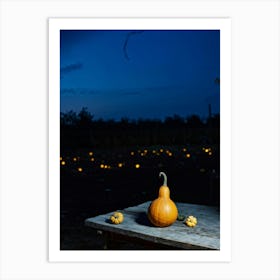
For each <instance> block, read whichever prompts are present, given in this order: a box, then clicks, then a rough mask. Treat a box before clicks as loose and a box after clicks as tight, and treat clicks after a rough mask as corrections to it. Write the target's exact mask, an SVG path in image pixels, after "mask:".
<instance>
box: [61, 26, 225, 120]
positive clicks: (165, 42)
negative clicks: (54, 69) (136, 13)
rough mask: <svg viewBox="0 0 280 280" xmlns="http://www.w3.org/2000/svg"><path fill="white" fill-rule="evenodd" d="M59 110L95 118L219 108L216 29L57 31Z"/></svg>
mask: <svg viewBox="0 0 280 280" xmlns="http://www.w3.org/2000/svg"><path fill="white" fill-rule="evenodd" d="M60 41H61V45H60V50H61V56H60V67H61V69H60V74H61V80H60V81H61V91H60V97H61V98H60V102H61V105H60V106H61V112H67V111H70V110H73V111H75V112H77V113H78V112H79V111H80V110H81V109H82V107H87V108H88V110H89V111H90V112H91V113H92V114H93V115H94V119H99V118H103V119H115V120H119V119H120V118H122V117H127V118H129V119H138V118H144V119H145V118H149V119H164V118H165V117H167V116H173V115H174V114H177V115H180V116H182V117H187V116H190V115H192V114H197V115H200V116H201V117H207V115H208V104H211V106H212V112H213V113H219V112H220V89H219V85H217V84H215V79H216V78H217V77H220V32H219V31H218V30H205V31H202V30H182V31H174V30H170V31H165V30H155V31H154V30H145V31H132V30H121V31H109V30H104V31H102V30H100V31H96V30H95V31H91V30H65V31H61V40H60Z"/></svg>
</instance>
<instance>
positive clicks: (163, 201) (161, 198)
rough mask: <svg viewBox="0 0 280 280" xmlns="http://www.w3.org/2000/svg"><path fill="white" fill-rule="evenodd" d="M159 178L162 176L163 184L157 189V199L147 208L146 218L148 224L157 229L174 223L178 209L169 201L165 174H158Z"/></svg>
mask: <svg viewBox="0 0 280 280" xmlns="http://www.w3.org/2000/svg"><path fill="white" fill-rule="evenodd" d="M159 176H160V177H161V176H163V178H164V182H163V185H162V186H161V187H160V188H159V195H158V198H157V199H155V200H154V201H153V202H152V203H151V204H150V206H149V208H148V218H149V220H150V222H151V223H152V224H153V225H155V226H157V227H167V226H170V225H172V224H173V223H174V222H175V221H176V219H177V217H178V209H177V207H176V205H175V203H174V202H173V201H172V200H171V199H170V190H169V187H168V186H167V176H166V174H165V173H164V172H160V173H159Z"/></svg>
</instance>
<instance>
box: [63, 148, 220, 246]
mask: <svg viewBox="0 0 280 280" xmlns="http://www.w3.org/2000/svg"><path fill="white" fill-rule="evenodd" d="M219 157H220V154H219V147H218V146H215V145H212V146H209V145H208V146H201V145H193V146H160V147H159V146H150V147H141V148H140V147H137V148H136V147H135V148H131V147H130V148H129V149H110V150H109V149H107V150H105V149H104V150H102V149H95V150H91V149H87V150H77V151H76V152H75V153H74V152H64V154H62V155H61V159H60V161H61V184H60V185H61V186H60V195H61V215H60V218H61V250H101V249H102V248H103V247H102V245H103V242H102V236H100V235H98V234H97V233H96V231H95V230H93V229H90V228H87V227H85V226H84V220H85V219H86V218H89V217H93V216H96V215H99V214H104V213H108V212H110V211H114V210H118V209H123V208H127V207H129V206H134V205H137V204H140V203H143V202H145V201H147V200H153V199H155V198H156V197H157V195H158V189H159V187H160V186H161V184H162V180H160V179H159V177H158V175H159V172H160V171H164V172H165V173H166V174H167V176H168V182H167V185H168V186H169V188H170V192H171V199H172V200H173V201H174V202H175V203H176V202H187V203H195V204H205V205H216V206H219V204H220V179H219ZM111 248H112V249H127V250H129V249H134V250H135V249H145V247H144V246H136V245H135V244H133V243H127V242H122V241H120V242H115V243H114V244H111Z"/></svg>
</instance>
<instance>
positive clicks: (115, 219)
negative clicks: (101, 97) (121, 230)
mask: <svg viewBox="0 0 280 280" xmlns="http://www.w3.org/2000/svg"><path fill="white" fill-rule="evenodd" d="M110 220H111V222H112V223H113V224H116V225H118V224H120V223H122V222H123V220H124V217H123V214H122V213H121V212H115V213H114V214H113V215H112V216H111V217H110Z"/></svg>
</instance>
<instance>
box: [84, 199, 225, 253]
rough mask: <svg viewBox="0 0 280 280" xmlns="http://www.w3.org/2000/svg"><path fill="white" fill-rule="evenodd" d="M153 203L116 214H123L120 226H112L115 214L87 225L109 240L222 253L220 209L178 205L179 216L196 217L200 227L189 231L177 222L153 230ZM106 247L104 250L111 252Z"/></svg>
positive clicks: (99, 218) (109, 214) (91, 219)
mask: <svg viewBox="0 0 280 280" xmlns="http://www.w3.org/2000/svg"><path fill="white" fill-rule="evenodd" d="M150 203H151V202H150V201H147V202H145V203H143V204H140V205H137V206H133V207H129V208H125V209H123V210H117V211H120V212H122V213H123V214H124V221H123V223H121V224H119V225H114V224H111V223H110V220H109V218H110V216H111V215H112V214H113V212H110V213H107V214H103V215H99V216H96V217H93V218H89V219H86V220H85V225H86V226H89V227H92V228H95V229H96V230H98V231H99V232H102V233H104V236H105V237H106V238H109V237H110V238H112V236H113V237H114V238H120V239H125V240H126V239H128V240H133V242H141V243H143V242H144V243H150V244H153V245H154V246H153V247H154V248H156V246H157V245H158V246H159V247H162V246H166V247H168V248H169V249H174V250H179V249H188V250H190V249H191V250H219V249H220V213H219V209H218V208H217V207H211V206H205V205H196V204H188V203H176V205H177V208H178V211H179V213H181V214H183V215H184V216H190V215H192V216H195V217H196V218H197V220H198V223H197V226H196V227H194V228H190V227H188V226H186V225H185V224H184V221H176V222H175V223H174V224H172V225H171V226H169V227H164V228H159V227H155V226H153V225H152V224H151V223H150V221H149V220H148V217H147V209H148V207H149V205H150ZM106 244H107V243H105V246H104V249H109V248H108V247H107V245H106Z"/></svg>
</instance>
